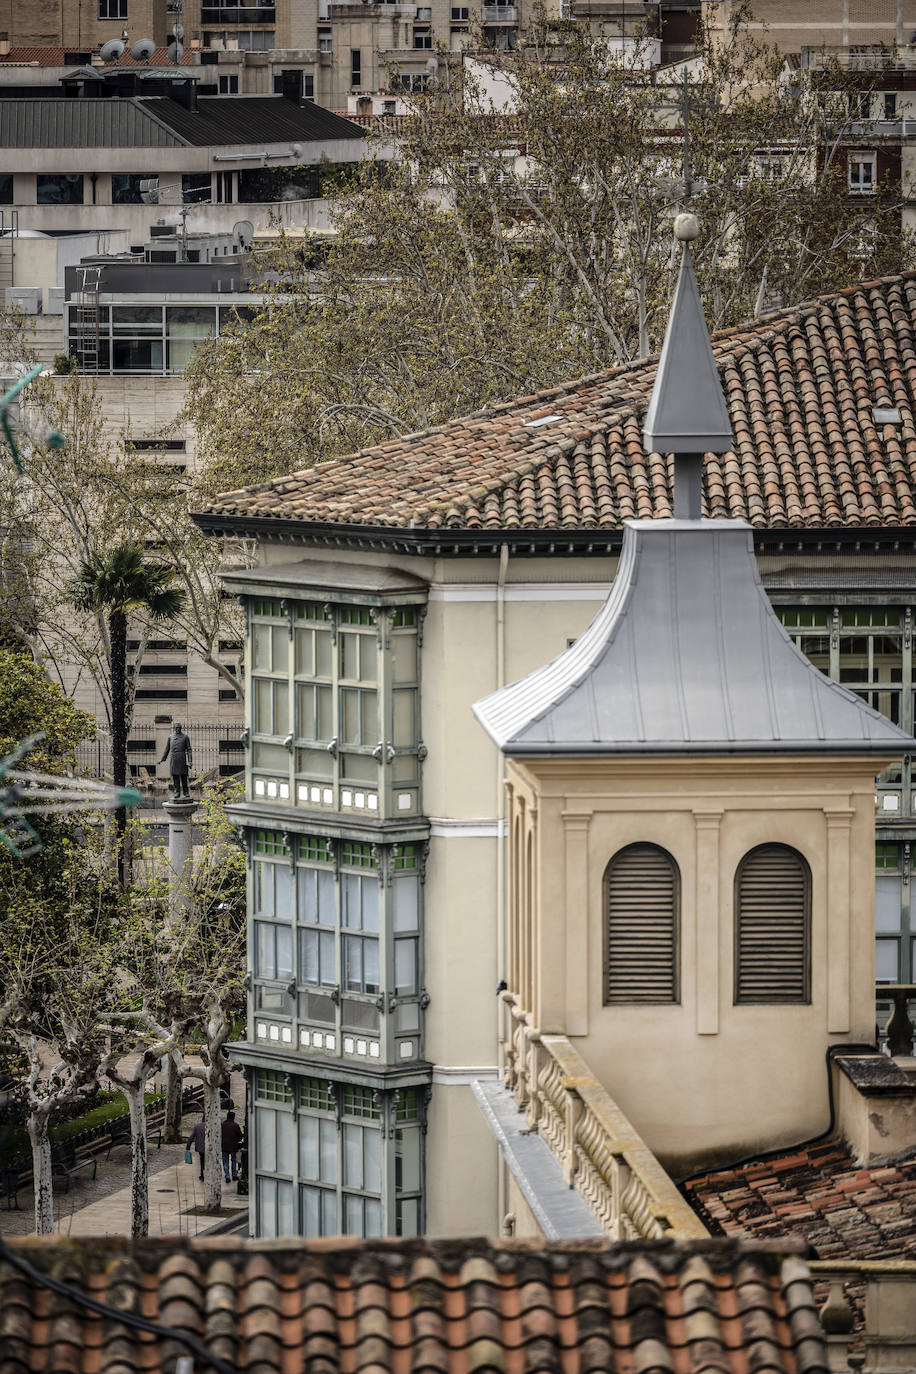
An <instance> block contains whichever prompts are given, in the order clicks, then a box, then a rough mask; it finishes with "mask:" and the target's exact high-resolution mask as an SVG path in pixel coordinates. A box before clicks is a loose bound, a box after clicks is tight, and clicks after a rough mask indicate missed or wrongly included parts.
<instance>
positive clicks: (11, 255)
mask: <svg viewBox="0 0 916 1374" xmlns="http://www.w3.org/2000/svg"><path fill="white" fill-rule="evenodd" d="M18 237H19V211H18V210H11V211H10V219H9V224H7V222H6V211H5V210H0V291H2V290H5V289H6V287H8V286H15V285H16V282H15V279H14V274H13V261H14V259H15V255H16V239H17V238H18Z"/></svg>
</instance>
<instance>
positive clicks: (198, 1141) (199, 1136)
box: [187, 1117, 207, 1178]
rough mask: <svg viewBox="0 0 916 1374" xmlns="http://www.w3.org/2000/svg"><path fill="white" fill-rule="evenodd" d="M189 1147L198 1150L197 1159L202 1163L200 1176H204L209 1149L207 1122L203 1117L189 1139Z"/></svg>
mask: <svg viewBox="0 0 916 1374" xmlns="http://www.w3.org/2000/svg"><path fill="white" fill-rule="evenodd" d="M187 1148H188V1149H189V1150H192V1149H193V1150H196V1151H197V1160H198V1163H199V1164H200V1176H201V1178H203V1176H204V1154H205V1152H206V1149H207V1123H206V1121H205V1120H204V1118H203V1117H201V1119H200V1120H199V1121H198V1123H197V1125H196V1126H195V1127H194V1129H193V1131H192V1132H191V1134H190V1135H189V1136H188V1139H187Z"/></svg>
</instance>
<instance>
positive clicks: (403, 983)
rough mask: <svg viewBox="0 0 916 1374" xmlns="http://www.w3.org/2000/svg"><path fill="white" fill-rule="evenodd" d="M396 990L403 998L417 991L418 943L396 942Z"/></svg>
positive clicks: (408, 941)
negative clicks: (404, 995)
mask: <svg viewBox="0 0 916 1374" xmlns="http://www.w3.org/2000/svg"><path fill="white" fill-rule="evenodd" d="M394 990H395V992H396V993H397V994H398V995H399V996H401V995H403V994H405V993H410V992H416V991H417V941H416V940H395V942H394Z"/></svg>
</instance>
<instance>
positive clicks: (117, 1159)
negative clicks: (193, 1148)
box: [0, 1074, 248, 1236]
mask: <svg viewBox="0 0 916 1374" xmlns="http://www.w3.org/2000/svg"><path fill="white" fill-rule="evenodd" d="M230 1091H231V1094H232V1097H233V1099H234V1101H235V1103H236V1112H237V1115H238V1117H239V1118H240V1119H241V1118H242V1116H243V1106H244V1101H245V1081H244V1079H243V1078H242V1075H241V1074H233V1075H232V1083H231V1089H230ZM199 1120H200V1112H199V1111H195V1112H189V1113H188V1114H187V1115H186V1116H185V1117H184V1118H183V1119H182V1124H181V1129H182V1141H181V1143H180V1144H178V1145H162V1146H161V1148H159V1149H157V1148H156V1144H155V1142H154V1141H151V1142H150V1148H149V1176H150V1178H149V1233H150V1235H151V1236H177V1235H184V1236H195V1235H200V1234H201V1233H202V1232H204V1231H207V1230H209V1229H210V1228H211V1227H212V1226H214V1225H215V1224H216V1223H217V1222H218V1221H225V1220H226V1217H225V1216H219V1217H216V1216H214V1215H213V1214H212V1213H208V1214H206V1215H204V1216H195V1215H194V1209H195V1208H197V1207H200V1206H202V1204H203V1184H202V1183H201V1181H200V1178H199V1167H198V1161H197V1156H196V1155H195V1157H194V1162H193V1163H192V1164H185V1162H184V1151H185V1146H184V1141H185V1140H186V1139H187V1137H188V1135H189V1134H190V1131H191V1128H192V1126H193V1125H194V1124H195V1122H197V1121H199ZM19 1207H20V1209H21V1210H19V1211H17V1210H16V1209H15V1208H13V1209H10V1210H8V1209H7V1206H6V1203H5V1202H0V1235H4V1236H25V1235H30V1234H31V1233H32V1231H33V1229H34V1224H35V1222H34V1205H33V1197H32V1189H31V1186H28V1187H26V1188H23V1189H22V1191H21V1192H20V1194H19ZM247 1209H248V1199H247V1197H244V1196H241V1197H240V1196H239V1193H238V1189H237V1186H236V1184H235V1183H224V1184H223V1199H222V1210H223V1212H234V1213H236V1214H238V1215H242V1214H244V1213H247ZM54 1221H55V1226H54V1229H55V1231H57V1232H58V1233H59V1234H60V1235H62V1236H127V1235H130V1149H129V1147H128V1146H127V1145H119V1146H118V1147H117V1148H116V1149H115V1150H114V1151H113V1152H112V1155H111V1158H110V1159H109V1160H106V1159H105V1156H104V1152H103V1153H102V1154H100V1155H99V1157H98V1170H97V1173H96V1177H95V1178H94V1179H93V1178H92V1177H91V1170H88V1169H86V1170H80V1173H79V1174H78V1175H77V1176H76V1178H75V1180H74V1181H72V1182H71V1184H70V1188H69V1190H68V1191H64V1189H63V1188H61V1187H57V1186H55V1190H54Z"/></svg>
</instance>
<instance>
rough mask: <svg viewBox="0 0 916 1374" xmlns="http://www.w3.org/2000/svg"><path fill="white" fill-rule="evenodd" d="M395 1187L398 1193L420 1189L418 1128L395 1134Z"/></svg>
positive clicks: (405, 1129)
mask: <svg viewBox="0 0 916 1374" xmlns="http://www.w3.org/2000/svg"><path fill="white" fill-rule="evenodd" d="M395 1185H396V1187H397V1189H398V1191H399V1192H405V1193H413V1192H417V1191H418V1190H419V1187H420V1128H419V1126H413V1127H409V1128H408V1127H405V1128H404V1129H403V1130H400V1131H398V1133H397V1143H396V1146H395Z"/></svg>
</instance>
